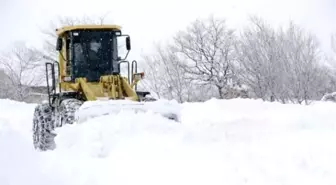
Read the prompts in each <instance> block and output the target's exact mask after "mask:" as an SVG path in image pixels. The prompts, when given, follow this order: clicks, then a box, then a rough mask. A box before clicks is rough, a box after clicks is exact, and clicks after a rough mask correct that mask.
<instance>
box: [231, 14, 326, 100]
mask: <svg viewBox="0 0 336 185" xmlns="http://www.w3.org/2000/svg"><path fill="white" fill-rule="evenodd" d="M250 20H251V25H252V26H251V27H250V28H246V29H245V30H244V31H243V33H242V35H241V39H240V42H239V44H238V45H237V50H238V51H239V62H240V64H241V69H242V70H241V71H242V72H241V73H240V74H241V79H242V81H243V82H244V83H245V84H247V85H248V86H249V87H250V89H251V90H252V91H253V92H254V93H255V95H256V97H258V98H262V99H263V100H271V101H281V102H282V103H287V102H288V101H290V102H294V103H303V102H304V103H306V104H308V103H309V100H312V99H319V98H318V97H321V93H322V92H324V91H325V90H326V87H327V84H326V79H327V78H328V76H327V75H326V73H327V72H328V69H327V68H326V67H325V66H323V65H321V60H322V59H321V51H320V48H319V43H318V40H317V38H316V37H315V36H314V35H312V34H311V33H309V32H307V31H305V30H304V29H302V28H301V27H299V26H298V25H296V24H294V23H293V22H290V23H289V25H288V28H286V29H284V28H283V27H280V28H279V29H278V30H276V29H274V28H272V27H271V26H270V25H269V24H267V23H266V22H265V21H264V20H262V19H260V18H258V17H251V19H250Z"/></svg>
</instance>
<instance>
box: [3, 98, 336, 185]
mask: <svg viewBox="0 0 336 185" xmlns="http://www.w3.org/2000/svg"><path fill="white" fill-rule="evenodd" d="M0 106H1V104H0ZM25 106H26V105H23V104H20V105H19V104H18V106H17V107H16V109H17V110H20V109H21V108H22V107H25ZM17 110H16V111H17ZM24 110H25V108H23V109H22V111H24ZM25 111H28V112H31V110H25ZM180 111H181V112H180V113H181V122H180V123H177V122H174V121H170V120H167V119H165V118H163V117H162V116H160V115H158V114H154V113H153V112H147V113H146V112H143V113H137V114H133V113H132V112H131V111H122V112H120V113H118V114H115V115H106V116H101V117H97V118H94V119H90V120H87V121H86V122H84V123H82V124H77V125H67V126H65V127H63V128H61V129H58V130H57V132H58V134H59V135H58V136H57V137H56V144H57V149H56V150H54V151H50V152H45V153H38V152H35V151H33V150H31V146H30V145H31V144H30V143H31V141H30V140H29V141H27V140H25V138H24V137H21V136H22V134H21V133H23V131H22V132H16V131H17V130H16V129H13V130H12V131H13V134H12V133H10V132H8V134H7V135H2V137H1V138H0V139H1V140H0V141H2V139H4V140H6V141H5V142H2V143H1V144H0V147H1V149H3V148H7V149H6V150H5V151H6V152H5V153H3V152H2V154H1V156H0V174H1V172H3V171H5V175H3V176H0V179H3V178H4V177H6V179H7V180H9V181H11V182H12V183H6V182H5V183H2V182H3V181H2V182H1V183H0V184H1V185H2V184H4V185H7V184H15V185H16V184H20V185H21V184H25V185H36V184H42V182H45V184H56V183H57V184H58V185H64V184H69V185H70V184H72V185H73V184H75V185H84V184H85V185H92V184H94V185H105V184H106V185H107V184H108V185H111V184H118V185H123V184H125V185H126V184H127V185H131V184H136V185H140V184H146V185H152V184H156V185H157V184H160V185H166V184H167V185H168V184H169V185H171V184H175V185H178V184H193V185H199V184H202V185H204V184H212V185H216V184H221V185H223V184H236V185H243V184H244V185H246V184H247V185H270V184H272V185H276V184H279V185H280V184H281V185H298V184H305V185H310V184H312V185H316V184H323V185H329V184H330V185H331V184H334V182H335V180H336V177H335V176H334V174H335V173H336V157H335V156H336V148H335V147H334V146H333V145H334V142H336V128H335V126H336V122H335V118H334V117H335V116H334V115H336V104H335V103H331V102H316V103H314V104H312V105H309V106H304V105H291V104H290V105H282V104H280V103H268V102H262V101H259V100H247V99H234V100H222V101H219V100H215V99H213V100H210V101H207V102H205V103H186V104H183V105H181V109H180ZM8 115H10V113H8ZM2 118H3V119H6V120H11V119H12V118H11V117H6V116H2ZM15 119H17V118H13V120H15ZM0 121H1V120H0ZM6 125H7V126H8V125H15V123H14V121H13V124H6ZM17 125H20V124H17ZM22 125H23V124H22ZM22 128H24V127H22ZM0 129H1V127H0ZM2 130H3V129H2ZM20 134H21V135H20ZM20 138H21V139H20ZM16 140H17V141H18V142H12V141H16ZM6 143H7V144H6ZM11 147H16V148H15V149H8V148H11ZM19 148H21V151H20V152H19V151H18V149H19ZM2 151H3V150H2ZM7 151H9V152H7ZM20 153H21V154H23V153H24V155H25V158H23V159H20V158H19V157H18V156H19V154H20ZM3 156H5V157H3ZM3 158H4V159H3ZM1 159H2V160H1ZM16 161H18V162H19V163H17V164H21V165H20V166H19V165H13V166H10V165H9V164H11V163H14V164H15V162H16ZM1 164H7V165H6V168H4V167H3V166H2V165H1ZM7 168H8V169H10V170H8V172H6V171H7ZM19 168H21V169H23V170H18V171H16V172H14V170H15V169H16V170H17V169H19ZM15 173H16V176H14V175H13V174H15ZM29 175H31V176H29ZM20 177H22V179H25V181H22V182H20V181H19V179H20ZM23 182H24V183H23Z"/></svg>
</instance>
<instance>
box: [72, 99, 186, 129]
mask: <svg viewBox="0 0 336 185" xmlns="http://www.w3.org/2000/svg"><path fill="white" fill-rule="evenodd" d="M179 110H180V109H179V106H178V104H176V105H175V104H173V103H171V102H168V101H167V102H165V101H153V102H135V101H131V100H109V101H100V100H97V101H87V102H85V103H84V104H83V105H82V106H81V107H80V108H79V109H78V110H77V112H76V115H75V117H76V118H75V119H76V121H75V122H76V123H82V122H85V121H86V120H88V119H92V118H95V117H99V116H105V115H111V114H118V113H120V112H122V111H132V112H134V113H138V112H153V113H155V114H160V115H161V116H163V117H165V118H167V119H170V120H174V121H176V122H180V119H181V118H180V114H179Z"/></svg>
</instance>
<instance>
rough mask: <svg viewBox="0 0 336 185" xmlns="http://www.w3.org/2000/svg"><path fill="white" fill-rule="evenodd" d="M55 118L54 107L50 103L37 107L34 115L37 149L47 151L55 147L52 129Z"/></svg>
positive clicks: (34, 141)
mask: <svg viewBox="0 0 336 185" xmlns="http://www.w3.org/2000/svg"><path fill="white" fill-rule="evenodd" d="M54 122H55V119H54V118H53V111H52V108H51V107H50V106H49V104H48V103H45V104H40V105H37V106H36V107H35V110H34V117H33V144H34V147H35V149H38V150H41V151H46V150H52V149H54V148H55V143H54V137H55V136H56V135H55V134H53V133H52V132H51V131H52V130H53V129H54Z"/></svg>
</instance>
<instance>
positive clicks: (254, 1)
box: [0, 0, 336, 59]
mask: <svg viewBox="0 0 336 185" xmlns="http://www.w3.org/2000/svg"><path fill="white" fill-rule="evenodd" d="M335 8H336V0H193V1H191V0H161V1H159V0H156V1H155V0H141V1H140V0H115V1H112V0H58V1H56V0H29V1H28V0H0V25H1V31H0V32H1V34H2V37H1V38H2V39H1V42H0V49H4V48H6V47H7V46H8V45H9V44H10V43H11V42H13V41H15V40H26V41H28V42H30V43H32V44H34V45H37V46H39V44H40V43H41V40H40V39H39V36H40V30H39V29H40V27H45V26H47V24H48V23H49V20H52V19H55V18H56V16H62V15H74V16H80V15H83V14H87V15H92V14H96V15H99V14H102V13H105V12H110V13H109V19H110V20H111V21H113V22H114V23H117V24H119V25H121V26H122V27H123V28H124V33H125V32H127V33H128V34H130V35H131V38H132V50H133V53H132V54H131V55H130V57H132V58H131V59H135V58H138V57H140V56H139V55H140V54H141V53H142V52H149V51H150V48H151V46H152V44H153V42H158V41H164V40H165V39H167V38H169V36H170V35H171V34H173V33H174V32H176V31H177V30H179V29H183V28H184V27H185V26H186V25H187V24H188V23H189V22H191V21H193V20H194V19H196V18H198V17H206V16H208V15H210V14H214V15H216V16H225V17H226V18H227V19H228V23H229V24H230V25H231V26H241V25H243V24H244V22H245V21H246V18H247V16H248V14H257V15H260V16H262V17H264V18H265V19H267V20H269V21H271V22H272V23H274V24H275V25H276V24H279V23H283V22H286V21H287V20H289V19H292V20H294V21H295V22H297V23H299V24H301V25H303V26H305V27H306V28H307V29H310V30H311V31H313V32H315V33H316V34H317V35H318V36H319V37H320V39H321V41H323V44H324V46H326V45H327V44H329V43H328V42H329V41H328V39H329V36H330V33H331V32H332V31H336V12H335V11H334V10H335Z"/></svg>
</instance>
